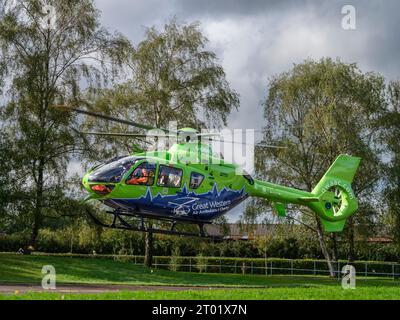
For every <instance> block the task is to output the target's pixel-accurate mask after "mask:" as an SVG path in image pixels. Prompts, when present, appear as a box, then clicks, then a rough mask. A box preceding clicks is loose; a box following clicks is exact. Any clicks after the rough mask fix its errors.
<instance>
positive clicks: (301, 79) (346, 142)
mask: <svg viewBox="0 0 400 320" xmlns="http://www.w3.org/2000/svg"><path fill="white" fill-rule="evenodd" d="M383 91H384V81H383V79H382V77H380V76H379V75H376V74H373V73H362V72H361V71H360V70H359V69H358V68H357V66H356V65H355V64H345V63H343V62H341V61H339V60H336V61H333V60H331V59H329V58H325V59H321V60H320V61H312V60H306V61H305V62H304V63H302V64H298V65H294V67H293V68H292V69H291V70H290V71H288V72H284V73H282V74H279V75H277V76H275V77H274V78H273V79H272V80H271V81H270V82H269V85H268V97H267V99H266V101H265V103H264V115H265V120H266V123H267V126H266V127H265V129H264V139H265V140H266V141H268V142H269V143H275V144H281V145H285V146H287V148H286V149H264V150H261V149H260V150H259V151H258V153H257V156H256V157H257V159H256V167H257V169H258V171H259V173H260V174H261V175H263V176H264V177H266V178H268V179H270V180H274V181H277V182H279V183H283V184H286V185H289V186H292V187H296V188H303V189H305V190H307V191H311V190H312V188H313V187H314V186H315V185H316V183H317V182H318V181H319V180H320V178H321V177H322V175H323V174H324V172H325V171H326V170H327V169H328V167H329V165H330V164H331V163H332V162H333V161H334V159H335V158H336V156H337V155H339V154H340V153H348V154H353V155H356V156H359V157H361V158H362V159H363V161H362V163H361V167H360V169H359V170H358V174H357V175H356V178H355V180H354V182H353V189H354V191H355V193H356V195H357V197H358V198H359V200H360V202H361V205H360V208H361V210H359V211H358V213H357V214H356V215H355V216H354V217H353V218H352V220H351V223H350V224H349V225H348V228H351V230H353V231H354V229H353V228H354V225H355V224H357V223H358V224H366V223H368V221H370V219H371V217H370V216H368V215H367V213H368V212H369V210H368V211H367V210H365V211H363V210H362V208H363V202H365V203H368V201H371V199H370V197H369V195H370V193H371V192H373V191H374V190H375V188H376V187H377V181H378V180H379V178H380V174H379V170H378V168H379V157H378V154H377V153H376V151H377V148H375V141H376V130H374V129H373V121H372V120H373V119H376V118H377V117H378V115H379V114H380V112H381V111H382V108H383V106H384V101H383V95H382V93H383ZM366 196H368V197H366ZM289 210H290V212H291V213H292V214H291V217H292V218H293V219H298V221H299V222H300V223H303V224H305V225H307V226H308V227H309V228H310V229H311V230H313V231H315V232H316V234H317V236H318V240H319V244H320V247H321V250H322V253H323V255H324V257H325V258H326V260H327V262H328V265H329V269H330V272H331V276H333V275H334V270H333V266H332V264H331V260H332V259H331V258H332V253H331V252H329V248H328V246H327V239H326V235H324V233H323V229H322V225H321V222H320V220H319V218H318V217H316V216H315V215H314V214H312V213H311V212H309V211H308V210H306V209H303V208H302V209H301V210H300V211H298V209H297V208H289ZM370 225H372V224H370ZM353 233H354V232H353ZM331 237H332V240H333V241H334V246H335V241H336V238H335V237H336V236H332V235H331ZM351 241H354V239H351Z"/></svg>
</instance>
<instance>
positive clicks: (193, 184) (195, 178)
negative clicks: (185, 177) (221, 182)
mask: <svg viewBox="0 0 400 320" xmlns="http://www.w3.org/2000/svg"><path fill="white" fill-rule="evenodd" d="M203 179H204V176H203V175H202V174H200V173H197V172H192V173H191V175H190V183H189V188H190V189H197V188H198V187H199V186H200V184H201V183H202V182H203Z"/></svg>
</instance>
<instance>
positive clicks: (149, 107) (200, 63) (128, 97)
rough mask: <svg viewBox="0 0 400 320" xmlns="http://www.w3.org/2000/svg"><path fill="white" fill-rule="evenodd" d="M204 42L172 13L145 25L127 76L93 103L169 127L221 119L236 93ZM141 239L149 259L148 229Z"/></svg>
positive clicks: (215, 122) (208, 124)
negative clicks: (165, 19) (162, 22)
mask: <svg viewBox="0 0 400 320" xmlns="http://www.w3.org/2000/svg"><path fill="white" fill-rule="evenodd" d="M206 43H207V39H206V38H205V37H204V35H203V34H202V33H201V32H200V30H199V24H198V23H192V24H188V25H179V24H178V23H177V22H176V20H174V19H173V20H172V21H170V22H169V23H168V24H166V25H165V26H164V29H163V30H162V31H158V30H157V29H155V28H154V27H152V28H149V29H147V31H146V37H145V39H144V40H143V41H142V42H140V43H139V45H138V46H137V48H136V49H135V50H134V52H133V54H132V56H131V59H130V61H129V63H128V65H129V67H130V69H131V71H132V74H131V78H130V80H129V81H127V82H126V83H123V84H120V85H118V86H116V87H114V88H113V89H109V90H104V91H102V92H101V93H100V96H97V97H96V98H97V99H96V107H97V109H98V110H100V111H101V112H105V113H111V114H114V115H117V116H120V117H125V118H128V119H132V118H133V119H135V121H137V122H141V123H145V124H147V125H151V126H154V127H168V123H169V121H176V122H177V124H178V127H185V126H191V127H195V128H200V127H205V128H209V127H219V126H221V125H222V124H225V123H226V118H227V115H228V114H229V113H230V111H231V110H232V109H233V108H237V107H238V105H239V98H238V95H237V93H236V92H235V91H233V90H232V89H231V88H230V87H229V84H228V82H227V80H226V78H225V73H224V70H223V68H222V67H221V66H220V65H219V64H218V63H217V58H216V55H215V53H213V52H211V51H208V50H206V48H205V47H206ZM91 125H93V123H91ZM117 129H118V131H122V130H124V128H120V127H117ZM109 130H116V127H115V126H114V127H113V128H109ZM145 243H146V250H145V252H146V256H147V257H148V258H147V259H146V264H147V265H151V247H150V245H151V243H152V233H146V241H145Z"/></svg>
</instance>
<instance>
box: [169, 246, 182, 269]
mask: <svg viewBox="0 0 400 320" xmlns="http://www.w3.org/2000/svg"><path fill="white" fill-rule="evenodd" d="M181 260H182V259H181V252H180V250H179V247H175V248H174V249H173V250H172V253H171V258H170V259H169V270H171V271H178V270H179V265H180V264H181Z"/></svg>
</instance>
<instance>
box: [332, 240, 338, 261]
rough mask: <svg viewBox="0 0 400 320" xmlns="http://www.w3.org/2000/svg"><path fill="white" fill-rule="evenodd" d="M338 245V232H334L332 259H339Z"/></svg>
mask: <svg viewBox="0 0 400 320" xmlns="http://www.w3.org/2000/svg"><path fill="white" fill-rule="evenodd" d="M338 255H339V253H338V246H337V237H336V233H332V261H337V259H338Z"/></svg>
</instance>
